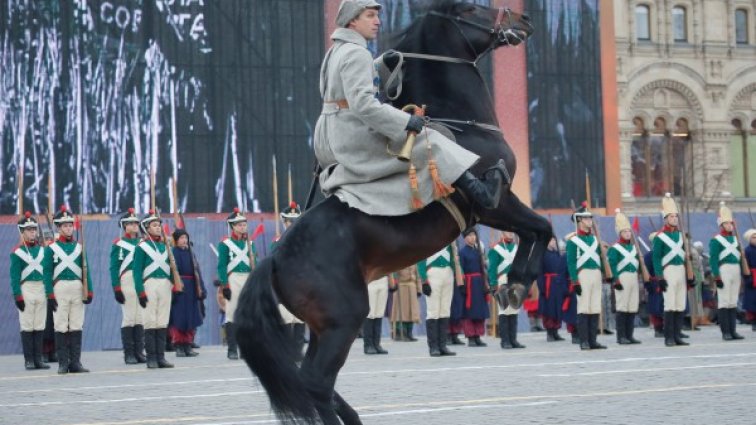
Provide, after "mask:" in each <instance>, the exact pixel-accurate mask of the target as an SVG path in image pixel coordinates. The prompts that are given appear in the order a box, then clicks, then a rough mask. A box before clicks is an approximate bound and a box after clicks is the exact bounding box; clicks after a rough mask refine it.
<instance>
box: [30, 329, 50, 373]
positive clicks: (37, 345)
mask: <svg viewBox="0 0 756 425" xmlns="http://www.w3.org/2000/svg"><path fill="white" fill-rule="evenodd" d="M44 334H45V332H44V331H34V332H32V347H33V348H34V367H35V368H37V369H50V365H48V364H47V363H45V362H44V361H42V344H43V337H44Z"/></svg>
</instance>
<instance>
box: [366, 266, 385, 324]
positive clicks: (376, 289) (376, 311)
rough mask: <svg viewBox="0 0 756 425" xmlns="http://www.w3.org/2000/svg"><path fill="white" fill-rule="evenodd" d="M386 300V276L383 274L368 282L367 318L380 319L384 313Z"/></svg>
mask: <svg viewBox="0 0 756 425" xmlns="http://www.w3.org/2000/svg"><path fill="white" fill-rule="evenodd" d="M387 301H388V277H386V276H384V277H382V278H380V279H378V280H374V281H372V282H370V283H368V302H369V303H370V311H369V312H368V316H367V318H368V319H380V318H382V317H383V315H384V314H385V313H386V302H387Z"/></svg>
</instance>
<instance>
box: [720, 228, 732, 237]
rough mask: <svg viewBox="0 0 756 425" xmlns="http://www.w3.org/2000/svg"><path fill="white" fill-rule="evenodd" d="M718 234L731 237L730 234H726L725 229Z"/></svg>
mask: <svg viewBox="0 0 756 425" xmlns="http://www.w3.org/2000/svg"><path fill="white" fill-rule="evenodd" d="M719 234H720V235H722V236H732V232H727V231H725V229H722V230H721V231H720V232H719Z"/></svg>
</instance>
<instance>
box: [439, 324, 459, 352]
mask: <svg viewBox="0 0 756 425" xmlns="http://www.w3.org/2000/svg"><path fill="white" fill-rule="evenodd" d="M436 331H437V332H436V340H437V341H438V349H439V351H441V355H442V356H456V355H457V353H455V352H453V351H451V350H449V349H448V348H446V337H447V335H448V333H449V318H448V317H445V318H443V319H438V321H437V322H436Z"/></svg>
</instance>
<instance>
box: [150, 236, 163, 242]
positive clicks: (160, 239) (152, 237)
mask: <svg viewBox="0 0 756 425" xmlns="http://www.w3.org/2000/svg"><path fill="white" fill-rule="evenodd" d="M148 236H149V238H150V239H151V240H152V241H153V242H161V241H162V240H163V237H162V236H160V235H158V236H152V235H148Z"/></svg>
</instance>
